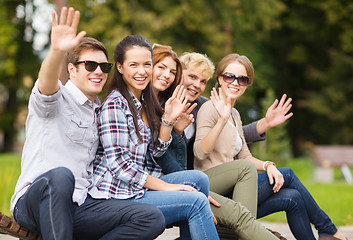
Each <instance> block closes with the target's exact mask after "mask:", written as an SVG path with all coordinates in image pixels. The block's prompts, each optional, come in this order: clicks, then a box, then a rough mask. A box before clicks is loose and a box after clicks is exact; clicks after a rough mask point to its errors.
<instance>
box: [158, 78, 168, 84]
mask: <svg viewBox="0 0 353 240" xmlns="http://www.w3.org/2000/svg"><path fill="white" fill-rule="evenodd" d="M159 81H161V82H162V83H163V84H168V82H167V81H165V80H161V79H159Z"/></svg>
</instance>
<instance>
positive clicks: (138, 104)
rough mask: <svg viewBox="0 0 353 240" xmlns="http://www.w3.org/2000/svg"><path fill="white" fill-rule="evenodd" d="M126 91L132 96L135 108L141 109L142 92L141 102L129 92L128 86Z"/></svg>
mask: <svg viewBox="0 0 353 240" xmlns="http://www.w3.org/2000/svg"><path fill="white" fill-rule="evenodd" d="M128 91H129V93H130V96H131V97H132V100H133V101H134V104H135V106H136V108H137V110H139V111H140V110H141V108H142V102H143V93H142V94H141V102H140V100H138V99H137V97H135V95H134V94H133V93H132V92H131V90H130V89H129V88H128Z"/></svg>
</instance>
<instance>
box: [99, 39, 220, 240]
mask: <svg viewBox="0 0 353 240" xmlns="http://www.w3.org/2000/svg"><path fill="white" fill-rule="evenodd" d="M114 61H115V68H114V73H113V77H112V79H111V81H110V85H109V89H108V93H109V95H108V96H107V97H106V99H105V101H104V103H103V104H102V107H101V109H100V111H99V113H98V131H99V137H100V145H99V149H98V152H97V156H96V159H95V167H94V169H95V170H94V181H95V184H96V186H97V188H98V190H99V191H101V192H102V193H103V194H105V195H106V197H107V198H117V199H125V200H126V201H134V202H140V203H148V204H152V205H154V206H156V207H158V208H159V209H160V210H161V211H162V213H163V215H164V217H165V221H166V224H171V223H174V222H179V226H180V237H181V239H212V240H213V239H219V237H218V235H217V231H216V228H215V225H214V223H213V219H212V212H211V209H210V206H209V204H208V200H207V195H208V191H209V185H208V178H207V176H206V175H205V174H204V173H202V172H200V171H185V172H177V173H173V174H167V175H164V176H161V168H160V166H159V165H158V164H157V163H156V162H155V160H154V158H155V157H158V156H160V155H161V154H163V153H164V152H165V150H166V149H167V147H168V145H169V144H170V141H171V138H170V133H171V130H172V127H173V125H174V123H175V121H176V118H177V117H178V116H179V115H180V113H181V112H183V111H184V109H185V106H186V104H187V99H186V98H185V91H184V88H183V87H181V86H177V87H176V88H175V90H174V91H173V93H172V95H171V97H170V98H169V99H168V100H166V102H165V104H164V105H165V108H164V112H163V111H162V109H161V107H160V105H159V103H158V100H157V98H156V95H155V94H154V91H153V88H152V84H151V79H152V68H153V65H152V47H151V45H150V44H149V42H148V41H147V40H146V39H144V38H143V37H141V36H136V35H130V36H127V37H125V38H124V39H123V40H122V41H120V42H119V43H118V44H117V46H116V48H115V51H114Z"/></svg>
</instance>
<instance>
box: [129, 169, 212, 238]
mask: <svg viewBox="0 0 353 240" xmlns="http://www.w3.org/2000/svg"><path fill="white" fill-rule="evenodd" d="M161 179H162V180H163V181H165V182H168V183H172V184H187V185H191V186H192V187H194V188H196V189H197V190H199V192H187V191H152V190H149V191H146V192H145V194H144V195H143V197H141V198H139V199H133V200H132V201H135V202H140V203H148V204H152V205H153V206H156V207H157V208H159V209H160V210H161V211H162V213H163V215H164V218H165V221H166V224H170V223H174V222H179V224H180V225H179V226H180V238H181V239H200V240H201V239H203V240H207V239H211V240H216V239H219V237H218V234H217V231H216V227H215V225H214V222H213V219H212V212H211V208H210V205H209V203H208V200H207V196H208V188H209V183H208V177H207V175H206V174H204V173H203V172H201V171H197V170H188V171H181V172H175V173H171V174H167V175H164V176H162V177H161Z"/></svg>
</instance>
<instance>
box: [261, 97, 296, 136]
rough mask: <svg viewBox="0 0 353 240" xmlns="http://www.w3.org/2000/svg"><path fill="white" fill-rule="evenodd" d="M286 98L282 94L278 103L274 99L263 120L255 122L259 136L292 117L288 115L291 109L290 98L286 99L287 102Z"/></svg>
mask: <svg viewBox="0 0 353 240" xmlns="http://www.w3.org/2000/svg"><path fill="white" fill-rule="evenodd" d="M286 98H287V94H283V95H282V98H281V100H280V102H279V103H278V100H277V99H276V100H275V101H274V102H273V104H272V105H271V106H270V107H269V108H268V110H267V112H266V116H265V117H264V118H261V119H260V120H259V121H258V122H257V124H256V129H257V131H258V133H259V135H261V134H263V133H265V132H266V131H267V130H269V129H270V128H272V127H275V126H278V125H280V124H282V123H284V122H285V121H286V120H287V119H289V118H290V117H292V116H293V113H288V112H289V110H290V109H291V108H292V104H291V101H292V98H288V99H287V100H286ZM285 100H286V101H285ZM287 113H288V114H287Z"/></svg>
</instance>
